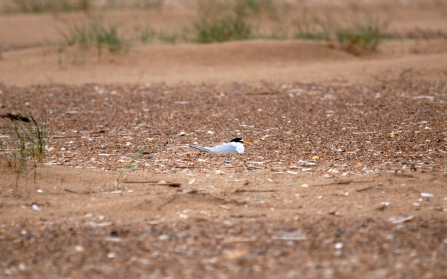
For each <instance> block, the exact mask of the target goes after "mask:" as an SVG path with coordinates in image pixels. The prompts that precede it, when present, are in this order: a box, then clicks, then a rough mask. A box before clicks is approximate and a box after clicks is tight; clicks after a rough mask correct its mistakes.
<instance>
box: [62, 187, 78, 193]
mask: <svg viewBox="0 0 447 279" xmlns="http://www.w3.org/2000/svg"><path fill="white" fill-rule="evenodd" d="M64 190H65V191H66V192H69V193H73V194H78V191H75V190H71V189H67V188H65V189H64Z"/></svg>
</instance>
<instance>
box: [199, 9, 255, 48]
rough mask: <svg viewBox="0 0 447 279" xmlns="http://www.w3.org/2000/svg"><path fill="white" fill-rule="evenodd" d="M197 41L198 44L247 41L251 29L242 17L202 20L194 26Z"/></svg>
mask: <svg viewBox="0 0 447 279" xmlns="http://www.w3.org/2000/svg"><path fill="white" fill-rule="evenodd" d="M194 27H195V31H196V35H197V41H198V42H200V43H212V42H225V41H231V40H247V39H249V38H250V35H251V33H252V27H251V25H250V24H248V23H247V22H246V21H245V19H244V17H242V16H240V15H238V16H228V17H224V18H220V19H210V20H208V19H202V20H201V21H199V22H197V23H195V25H194Z"/></svg>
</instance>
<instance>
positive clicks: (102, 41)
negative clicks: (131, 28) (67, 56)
mask: <svg viewBox="0 0 447 279" xmlns="http://www.w3.org/2000/svg"><path fill="white" fill-rule="evenodd" d="M61 35H62V37H63V40H64V43H65V44H66V45H67V46H75V45H78V46H80V47H83V48H88V47H90V46H93V45H94V46H96V48H97V50H98V56H101V54H102V49H103V46H106V47H107V49H108V51H109V52H110V53H116V52H119V51H121V50H123V48H124V46H125V44H126V40H125V39H124V37H123V36H121V34H120V32H119V30H118V26H117V25H114V24H109V25H106V24H103V23H101V22H97V21H87V22H82V23H75V24H73V25H71V26H70V27H69V29H68V32H61Z"/></svg>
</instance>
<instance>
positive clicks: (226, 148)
mask: <svg viewBox="0 0 447 279" xmlns="http://www.w3.org/2000/svg"><path fill="white" fill-rule="evenodd" d="M209 150H210V152H215V153H238V151H237V150H236V146H234V145H233V144H231V143H225V144H222V145H218V146H214V147H211V148H210V149H209Z"/></svg>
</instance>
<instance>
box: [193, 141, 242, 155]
mask: <svg viewBox="0 0 447 279" xmlns="http://www.w3.org/2000/svg"><path fill="white" fill-rule="evenodd" d="M244 144H251V142H249V141H243V140H242V139H241V138H234V139H232V140H231V141H230V142H228V143H224V144H221V145H216V146H214V147H202V146H199V145H194V144H190V145H189V146H191V147H193V148H195V149H198V150H200V151H203V152H210V153H221V154H225V153H244V151H245V148H244Z"/></svg>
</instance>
